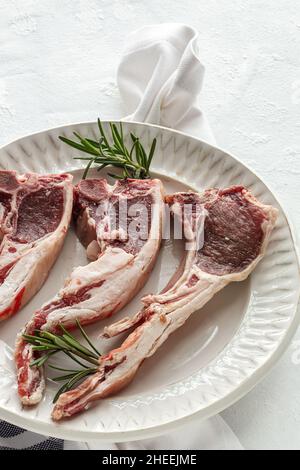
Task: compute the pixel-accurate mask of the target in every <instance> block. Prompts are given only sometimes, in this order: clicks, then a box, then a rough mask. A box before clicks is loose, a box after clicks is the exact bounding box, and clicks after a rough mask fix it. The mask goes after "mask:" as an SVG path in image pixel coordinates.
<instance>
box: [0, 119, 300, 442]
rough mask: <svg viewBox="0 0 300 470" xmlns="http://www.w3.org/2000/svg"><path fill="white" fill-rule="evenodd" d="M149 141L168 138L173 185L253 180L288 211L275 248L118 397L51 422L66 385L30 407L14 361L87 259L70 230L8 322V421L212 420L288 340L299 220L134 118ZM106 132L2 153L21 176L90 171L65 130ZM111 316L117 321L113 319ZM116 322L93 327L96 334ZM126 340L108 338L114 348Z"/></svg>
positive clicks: (240, 170) (73, 435)
mask: <svg viewBox="0 0 300 470" xmlns="http://www.w3.org/2000/svg"><path fill="white" fill-rule="evenodd" d="M123 126H124V131H125V133H129V131H133V132H134V133H136V134H137V135H138V136H140V137H141V139H142V141H143V143H144V144H145V145H146V146H147V145H149V142H151V141H152V139H153V138H154V137H157V138H158V146H157V151H156V156H155V158H154V161H153V166H152V170H153V172H155V174H156V175H157V176H159V177H160V178H161V179H162V180H163V182H164V184H165V187H166V191H167V192H174V191H178V190H182V189H188V188H192V189H195V190H198V191H201V190H203V189H204V188H209V187H227V186H230V185H233V184H243V185H245V186H247V187H248V188H249V189H250V190H251V191H252V192H253V194H254V195H255V196H256V197H257V198H259V199H260V200H261V201H263V202H264V203H266V204H273V205H274V206H276V207H278V208H279V210H280V217H279V220H278V224H277V226H276V229H275V230H274V232H273V235H272V238H271V242H270V245H269V248H268V251H267V254H266V256H265V258H264V259H263V261H262V262H261V263H260V265H259V266H258V268H257V269H256V270H255V272H254V273H253V274H252V276H251V278H250V279H248V280H247V281H246V282H244V283H237V284H232V285H230V286H229V287H227V288H226V289H225V290H223V291H222V292H221V293H219V294H218V295H216V296H215V298H214V299H213V300H212V301H211V302H209V304H207V306H206V307H204V308H203V309H202V310H201V311H199V312H197V313H195V314H194V315H193V316H192V317H191V319H190V320H189V321H188V322H187V323H186V325H184V326H183V327H182V328H181V329H180V330H179V331H177V332H176V333H175V334H173V336H172V337H171V338H169V340H168V341H167V343H165V344H164V345H163V346H162V347H161V349H160V350H159V351H158V352H157V353H156V354H155V355H154V356H153V357H152V358H150V359H148V360H147V361H146V362H145V363H144V364H143V365H142V367H141V368H140V370H139V372H138V374H137V376H136V377H135V379H134V381H133V382H132V384H131V385H130V386H128V387H127V388H126V389H124V390H123V391H121V392H120V393H119V394H118V395H116V396H114V397H111V398H108V399H105V400H102V401H99V402H98V403H97V404H96V406H94V407H93V408H91V409H90V410H88V411H87V412H86V413H83V414H81V415H79V416H77V417H75V418H73V419H71V420H69V421H65V422H62V423H59V424H55V423H53V422H52V421H51V418H50V411H51V409H52V398H53V395H54V392H55V389H56V385H54V384H53V383H51V382H49V383H48V387H47V392H46V395H45V397H44V399H43V402H42V403H41V404H40V405H39V406H38V407H36V408H32V409H30V410H27V409H22V407H21V406H20V403H19V400H18V397H17V392H16V382H15V374H14V365H13V361H12V354H11V352H12V350H11V348H12V347H13V344H14V340H15V335H16V332H17V331H18V330H19V329H20V328H21V327H22V326H23V325H24V324H25V322H26V321H27V320H28V319H29V317H30V316H31V315H32V313H33V312H34V311H35V309H36V308H38V307H39V306H40V305H41V304H42V303H43V302H44V301H46V300H48V299H49V298H50V297H52V295H53V294H55V293H56V292H57V290H58V289H59V287H60V286H61V284H62V283H63V281H64V279H65V278H66V277H67V276H68V274H69V273H70V271H71V269H72V268H73V267H74V266H77V265H79V264H86V263H87V260H86V256H85V251H84V249H83V247H82V246H81V245H80V243H79V242H78V240H77V239H76V236H75V234H74V233H73V231H72V230H70V232H69V234H68V236H67V240H66V243H65V246H64V248H63V251H62V253H61V255H60V257H59V258H58V260H57V262H56V264H55V266H54V268H53V269H52V271H51V274H50V276H49V278H48V280H47V282H46V283H45V285H44V286H43V288H42V289H41V291H40V292H39V293H38V294H37V295H36V296H35V297H34V299H32V301H31V302H30V303H29V304H28V305H27V306H26V307H25V308H24V309H23V310H22V311H21V312H19V313H18V314H17V315H16V316H15V317H13V318H11V319H10V320H8V321H6V322H4V323H1V324H0V418H2V419H4V420H7V421H10V422H11V423H13V424H16V425H19V426H22V427H25V428H26V429H29V430H32V431H36V432H40V433H43V434H47V435H51V436H56V437H62V438H67V439H73V440H87V439H105V440H109V441H125V440H132V439H142V438H146V437H150V436H154V435H157V434H160V433H162V432H165V431H167V430H169V429H171V428H173V427H174V426H176V425H179V424H180V423H185V422H186V421H187V420H188V419H191V418H193V417H194V418H196V417H197V418H198V419H201V418H207V417H209V416H211V415H214V414H216V413H218V412H220V411H221V410H223V409H225V408H226V407H228V406H229V405H231V404H232V403H234V402H235V401H236V400H238V399H239V398H241V397H242V396H243V395H245V394H246V393H247V392H248V391H249V390H250V389H251V388H252V387H253V386H254V385H256V383H257V382H258V381H259V380H260V379H261V378H262V377H263V376H264V375H265V374H266V373H267V371H268V370H269V369H270V367H271V366H272V365H273V364H274V363H275V362H276V361H277V360H278V358H279V357H280V355H281V354H282V353H283V351H284V350H285V348H286V347H287V345H288V343H289V340H290V339H291V336H292V334H293V332H294V331H295V329H296V327H297V325H298V321H299V315H297V313H296V312H297V303H298V299H299V285H300V282H299V280H300V279H299V264H298V258H297V253H296V248H295V243H294V239H293V234H292V231H291V227H290V225H289V222H288V220H287V218H286V216H285V214H284V212H283V210H282V208H281V207H280V205H279V203H278V201H277V200H276V198H275V197H274V195H273V194H272V193H271V191H270V190H269V189H268V188H267V186H266V185H265V184H264V183H263V182H262V181H261V179H260V178H259V177H258V176H256V175H255V174H254V173H253V172H252V171H250V170H249V169H248V168H247V167H245V166H244V165H243V164H242V163H241V162H240V161H238V160H237V159H236V158H234V157H232V156H231V155H229V154H227V153H226V152H224V151H222V150H220V149H217V148H214V147H212V146H210V145H208V144H206V143H204V142H201V141H199V140H197V139H194V138H191V137H188V136H186V135H184V134H182V133H179V132H174V131H171V130H168V129H164V128H161V127H157V126H149V125H144V124H136V123H124V124H123ZM73 130H77V131H78V132H80V133H81V134H82V135H90V136H91V137H96V134H97V126H96V124H94V123H85V124H76V125H70V126H65V127H61V128H58V129H52V130H48V131H45V132H41V133H39V134H35V135H32V136H28V137H25V138H22V139H20V140H18V141H16V142H13V143H11V144H9V145H7V146H6V147H4V148H2V149H1V150H0V167H1V168H4V169H10V170H16V171H17V172H19V173H23V172H27V171H35V172H38V173H54V172H55V173H57V172H66V171H68V172H71V173H73V174H74V176H75V178H76V179H79V178H80V175H81V174H82V170H81V168H82V167H81V162H79V161H76V160H73V159H72V156H74V154H76V151H75V150H73V149H71V148H69V147H67V146H65V145H64V144H62V143H61V142H60V141H59V140H58V138H57V137H58V135H65V136H67V137H71V136H72V131H73ZM181 255H182V246H181V242H176V243H173V242H166V243H164V245H163V247H162V250H161V253H160V257H159V259H158V262H157V264H156V266H155V269H154V271H153V273H152V275H151V277H150V279H149V281H148V282H147V284H146V286H145V287H144V289H143V290H142V292H141V293H140V294H139V295H137V296H136V299H135V300H133V301H132V302H131V303H130V304H129V305H128V306H127V307H126V308H125V309H123V311H122V312H120V313H119V314H118V315H116V317H115V319H119V318H120V317H121V316H122V315H124V314H133V313H135V312H136V311H137V309H138V308H139V305H140V303H139V299H140V298H141V297H142V294H143V293H150V292H157V291H158V290H160V289H161V288H162V287H163V286H164V285H165V284H166V283H167V280H168V278H169V277H170V276H171V274H172V273H173V272H174V270H175V269H176V267H177V266H178V263H179V260H180V257H181ZM109 322H111V320H110V321H109ZM105 324H106V322H102V323H100V324H98V325H93V326H90V327H89V328H88V329H87V330H88V332H89V334H90V335H91V337H92V338H94V339H96V338H97V334H98V333H99V332H100V331H101V329H102V327H103V326H104V325H105ZM119 341H120V340H119V339H114V340H109V341H105V340H103V341H102V342H101V343H100V345H99V348H100V350H102V351H106V350H107V349H108V348H109V349H110V348H111V347H112V346H114V345H116V344H118V343H119Z"/></svg>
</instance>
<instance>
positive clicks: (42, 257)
mask: <svg viewBox="0 0 300 470" xmlns="http://www.w3.org/2000/svg"><path fill="white" fill-rule="evenodd" d="M72 205H73V186H72V176H71V175H67V174H65V175H45V176H41V175H37V174H34V173H28V174H25V175H22V176H17V174H16V172H14V171H4V170H3V171H0V240H1V245H0V321H1V320H5V319H6V318H8V317H10V316H11V315H13V314H15V313H16V312H17V311H18V310H19V309H20V308H21V307H22V306H23V305H25V304H26V303H27V302H28V301H29V300H30V299H31V297H33V296H34V295H35V293H36V292H37V291H38V290H39V289H40V287H41V286H42V285H43V283H44V281H45V279H46V277H47V275H48V273H49V270H50V269H51V266H52V265H53V263H54V261H55V260H56V258H57V255H58V253H59V251H60V248H61V246H62V243H63V241H64V238H65V235H66V233H67V230H68V227H69V223H70V218H71V214H72Z"/></svg>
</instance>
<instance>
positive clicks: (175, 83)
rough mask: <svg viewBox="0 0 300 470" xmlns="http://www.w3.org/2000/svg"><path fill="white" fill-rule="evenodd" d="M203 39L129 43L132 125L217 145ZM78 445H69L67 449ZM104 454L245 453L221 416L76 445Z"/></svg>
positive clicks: (183, 35)
mask: <svg viewBox="0 0 300 470" xmlns="http://www.w3.org/2000/svg"><path fill="white" fill-rule="evenodd" d="M197 39H198V33H197V32H196V31H195V30H194V29H193V28H191V27H189V26H186V25H183V24H174V23H173V24H172V23H170V24H160V25H152V26H145V27H143V28H141V29H139V30H137V31H135V32H134V33H132V34H131V35H130V36H129V38H128V42H127V45H126V46H125V50H124V53H123V56H122V59H121V63H120V66H119V68H118V77H117V79H118V86H119V90H120V94H121V96H122V98H123V101H124V104H125V107H126V110H127V112H128V113H129V115H128V116H127V117H126V118H124V120H126V121H128V120H129V121H136V122H148V123H151V124H160V125H162V126H165V127H170V128H173V129H177V130H180V131H184V132H186V133H188V134H191V135H193V136H196V137H199V138H201V139H203V140H205V141H206V142H209V143H212V144H214V143H215V139H214V136H213V134H212V131H211V129H210V127H209V124H208V122H207V120H206V118H205V116H204V114H203V112H202V111H201V109H200V107H199V93H200V91H201V88H202V83H203V77H204V67H203V65H202V63H201V62H200V59H199V55H198V43H197ZM69 445H71V448H74V447H73V446H74V444H70V443H65V448H68V447H69ZM76 445H77V446H79V448H81V449H99V450H100V449H102V450H116V449H119V450H137V449H149V450H162V449H166V450H173V449H174V450H176V449H187V450H188V449H197V450H217V449H219V450H242V449H243V447H242V445H241V444H240V442H239V440H238V438H237V437H236V435H235V434H234V432H233V431H232V430H231V429H230V427H229V426H228V425H227V424H226V422H225V421H224V420H223V419H222V418H221V416H215V417H214V418H211V419H209V420H206V421H198V422H197V421H193V422H192V423H191V424H188V425H185V426H184V427H182V426H181V427H180V428H178V429H177V430H175V431H173V432H171V433H168V434H166V435H162V436H159V437H157V438H154V439H146V440H142V441H138V442H129V443H122V444H105V443H104V444H103V443H102V444H101V443H99V442H97V441H93V442H89V443H85V444H76Z"/></svg>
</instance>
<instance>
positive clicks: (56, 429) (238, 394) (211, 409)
mask: <svg viewBox="0 0 300 470" xmlns="http://www.w3.org/2000/svg"><path fill="white" fill-rule="evenodd" d="M101 122H102V123H104V124H106V123H109V122H113V123H126V124H132V125H139V126H143V127H145V128H147V127H148V128H149V127H150V128H156V129H158V130H162V131H168V132H171V133H174V134H177V135H181V136H182V137H184V138H188V139H189V138H192V139H195V140H197V141H198V142H200V143H203V144H205V145H208V146H210V147H212V148H213V149H215V150H216V151H220V152H222V153H225V154H227V155H229V156H230V157H231V158H233V159H234V160H235V161H237V162H238V163H239V164H241V165H242V166H243V167H244V168H246V169H247V170H248V171H250V172H251V173H252V174H254V175H255V177H256V178H257V179H258V180H259V181H260V182H262V183H263V184H264V186H265V187H266V188H267V190H268V192H269V193H271V195H272V196H273V198H274V199H275V200H276V203H277V204H278V206H279V207H280V209H281V211H282V213H283V215H284V217H285V219H286V221H287V224H288V229H289V232H290V234H291V240H292V244H293V248H294V251H295V255H296V261H297V268H298V272H299V273H300V253H299V246H298V241H297V236H296V231H295V229H294V226H293V223H292V221H291V219H290V216H289V212H288V211H286V210H285V207H284V205H283V204H282V203H281V202H280V200H279V198H278V197H277V194H276V190H274V189H273V188H272V189H271V188H270V186H269V185H268V184H267V183H266V182H265V180H264V178H262V177H261V176H260V175H259V174H258V173H257V171H256V170H253V169H252V168H251V166H249V165H248V164H246V163H244V162H243V161H242V160H241V159H239V158H238V157H236V156H235V155H234V154H232V153H231V152H230V151H227V150H226V149H224V148H223V147H220V146H218V145H215V144H211V143H209V142H207V141H206V140H204V139H200V138H198V137H196V136H194V135H192V134H188V133H185V132H182V131H178V130H175V129H171V128H168V127H165V126H160V125H157V124H149V123H143V122H138V121H126V120H124V119H120V120H118V119H112V120H103V121H101ZM95 124H96V121H79V122H72V123H69V124H64V125H60V126H55V127H51V128H45V129H42V130H40V131H37V132H33V133H29V134H26V135H24V136H22V137H19V138H17V139H15V140H12V141H10V142H8V143H6V144H4V145H2V146H1V147H0V151H2V150H4V149H5V148H6V147H8V146H10V145H12V144H16V143H18V141H20V140H23V139H26V138H31V137H34V136H38V135H39V134H43V133H47V132H50V131H58V130H59V129H65V128H67V127H72V126H89V125H91V126H94V125H95ZM178 180H179V179H178ZM299 306H300V292H299V293H298V301H297V303H295V313H294V316H293V319H292V321H291V322H290V324H289V325H288V327H287V329H286V331H285V333H284V335H283V337H282V338H281V341H280V343H279V344H278V346H277V347H276V349H275V351H273V353H272V354H271V356H270V357H269V358H268V359H267V360H266V361H265V362H264V364H262V365H260V366H259V367H258V368H257V369H256V370H255V371H254V372H253V373H252V374H251V376H249V377H247V378H246V379H245V380H244V381H243V382H242V383H241V384H240V385H239V386H237V388H236V389H235V390H233V391H231V392H229V393H227V394H226V395H225V396H223V397H222V398H220V399H219V400H217V401H216V402H214V403H211V404H210V405H208V406H206V407H204V408H202V409H200V410H197V411H195V412H192V413H190V414H189V415H187V416H184V417H181V418H175V419H173V420H172V421H170V422H168V423H164V424H158V425H154V426H147V427H145V428H140V429H138V430H129V431H119V432H115V431H112V432H110V431H106V432H101V431H83V430H82V431H78V430H76V431H74V430H71V429H68V428H67V429H65V428H63V427H60V425H59V424H57V423H51V424H49V423H44V422H42V421H40V420H38V419H33V418H26V417H22V416H18V415H17V414H16V413H13V412H11V411H7V410H6V409H5V408H4V407H3V406H2V405H0V419H3V420H6V421H9V422H10V423H12V424H14V425H16V426H21V427H23V428H25V429H27V430H29V431H33V432H37V433H42V434H44V435H49V436H52V437H56V438H62V439H68V440H70V439H71V440H74V441H85V440H92V439H99V440H101V441H103V442H105V441H106V442H112V441H114V442H125V441H128V440H141V439H146V438H151V437H155V436H157V435H160V434H163V433H165V432H168V431H171V430H174V429H175V428H178V427H179V426H183V425H185V424H187V423H188V422H191V421H195V420H196V419H201V420H204V419H208V418H210V417H212V416H214V415H216V414H218V413H220V412H222V411H224V410H225V409H227V408H228V407H229V406H232V405H233V404H234V403H236V402H237V401H239V400H240V399H241V398H243V397H244V396H245V395H247V394H248V393H249V392H250V391H251V390H252V389H253V388H254V387H255V386H256V385H258V384H259V383H260V382H261V380H262V379H263V378H264V377H265V376H266V375H267V374H268V373H269V372H270V371H271V370H272V368H273V367H274V366H275V364H276V363H277V362H278V360H279V359H280V357H281V356H282V355H283V354H284V352H285V351H286V349H287V348H288V346H289V344H290V341H291V340H292V338H293V336H294V334H295V332H296V329H297V327H298V326H299V323H300V308H299Z"/></svg>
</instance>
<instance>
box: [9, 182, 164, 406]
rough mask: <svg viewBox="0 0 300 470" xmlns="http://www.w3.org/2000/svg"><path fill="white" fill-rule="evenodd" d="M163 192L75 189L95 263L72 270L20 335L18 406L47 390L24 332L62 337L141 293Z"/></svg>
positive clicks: (121, 186)
mask: <svg viewBox="0 0 300 470" xmlns="http://www.w3.org/2000/svg"><path fill="white" fill-rule="evenodd" d="M162 191H163V188H162V184H161V182H160V181H159V180H129V179H127V180H122V181H118V182H117V183H116V184H115V185H114V186H113V187H112V186H110V185H108V183H107V181H106V180H104V179H89V180H83V181H81V182H80V183H79V185H78V186H77V188H76V189H75V207H74V217H75V223H76V228H77V233H78V235H79V238H80V239H81V241H82V242H83V244H84V245H85V246H86V247H87V254H88V256H89V257H90V258H92V259H95V261H93V262H91V263H90V264H88V265H87V266H84V267H78V268H76V269H75V270H74V271H73V272H72V274H71V276H70V278H69V279H68V280H67V282H66V284H65V286H64V288H63V289H62V290H61V291H60V292H59V293H58V295H57V296H56V297H55V298H54V299H53V300H51V301H50V302H48V303H46V304H44V306H42V308H41V309H40V310H39V311H37V312H36V313H35V314H34V316H33V318H32V319H31V320H30V321H29V323H28V324H27V326H26V327H25V329H24V330H23V332H22V333H21V334H20V335H19V337H18V339H17V345H16V363H17V369H18V388H19V395H20V398H21V400H22V403H23V404H25V405H33V404H36V403H38V402H39V401H40V400H41V398H42V393H43V390H44V387H45V383H44V378H43V373H42V371H41V369H40V368H37V367H30V363H31V362H32V360H33V359H34V357H35V355H36V353H34V351H33V350H32V346H31V345H30V344H27V343H26V342H25V341H24V340H23V338H22V334H23V333H26V334H33V333H34V331H36V330H39V329H41V330H47V331H50V332H55V333H58V334H59V333H61V329H60V327H59V325H64V327H65V328H68V329H70V328H74V327H76V320H79V321H80V323H81V324H82V325H84V324H88V323H92V322H95V321H97V320H102V319H104V318H106V317H108V316H110V315H113V314H114V313H115V312H117V311H118V310H120V309H121V308H122V307H124V305H126V304H127V303H128V302H129V301H130V300H131V299H132V297H133V296H134V295H135V294H136V293H137V292H138V291H139V290H140V289H141V287H142V286H143V285H144V283H145V281H146V280H147V278H148V275H149V273H150V271H151V269H152V267H153V265H154V263H155V260H156V257H157V254H158V251H159V247H160V242H161V231H162V214H163V203H164V200H163V194H162Z"/></svg>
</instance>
